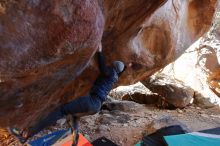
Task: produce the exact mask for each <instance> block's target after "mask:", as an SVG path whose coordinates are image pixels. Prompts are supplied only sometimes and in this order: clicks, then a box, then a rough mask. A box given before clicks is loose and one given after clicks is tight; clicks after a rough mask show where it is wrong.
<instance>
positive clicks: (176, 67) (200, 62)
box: [162, 14, 220, 107]
mask: <svg viewBox="0 0 220 146" xmlns="http://www.w3.org/2000/svg"><path fill="white" fill-rule="evenodd" d="M219 26H220V15H219V14H218V15H216V18H215V21H214V22H213V27H212V28H211V30H210V31H209V32H208V33H207V35H206V36H204V37H203V38H202V39H200V40H199V41H197V42H196V43H195V44H194V45H192V47H190V48H189V49H187V50H186V52H185V53H184V54H183V55H182V56H181V57H180V58H178V59H177V60H176V61H175V62H174V63H172V64H170V65H168V66H166V67H165V69H164V70H163V71H162V73H165V74H167V75H169V76H172V77H174V78H175V79H176V80H180V81H182V82H183V83H184V84H185V85H187V86H190V87H191V88H192V89H194V90H195V99H196V100H195V101H196V102H197V103H198V104H199V105H200V106H202V107H212V106H215V105H218V106H220V98H219V96H220V86H219V82H220V77H219V73H220V49H219V46H220V37H219V34H218V30H219V28H220V27H219Z"/></svg>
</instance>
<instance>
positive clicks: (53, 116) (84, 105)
mask: <svg viewBox="0 0 220 146" xmlns="http://www.w3.org/2000/svg"><path fill="white" fill-rule="evenodd" d="M102 102H103V101H102V100H101V99H100V98H99V97H97V96H90V95H88V96H82V97H79V98H77V99H75V100H73V101H71V102H69V103H67V104H65V105H62V106H60V107H58V108H56V109H55V110H54V111H53V112H52V113H50V114H49V115H48V116H47V117H46V118H44V119H42V120H41V121H40V122H39V123H37V124H36V125H35V126H34V127H31V128H30V129H29V130H30V135H29V136H30V137H31V136H33V135H34V134H36V133H38V132H40V131H41V130H43V129H44V128H46V127H48V126H50V125H52V124H54V123H56V121H57V120H59V119H61V118H63V117H64V116H66V115H68V114H71V115H73V116H84V115H91V114H95V113H97V112H99V111H100V109H101V105H102Z"/></svg>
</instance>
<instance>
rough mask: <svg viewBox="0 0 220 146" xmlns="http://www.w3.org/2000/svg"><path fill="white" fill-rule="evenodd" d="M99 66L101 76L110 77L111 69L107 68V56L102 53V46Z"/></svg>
mask: <svg viewBox="0 0 220 146" xmlns="http://www.w3.org/2000/svg"><path fill="white" fill-rule="evenodd" d="M98 49H99V50H98V52H97V55H98V65H99V70H100V72H101V74H103V75H106V76H108V75H109V68H108V67H107V66H106V62H105V56H104V54H103V52H102V47H101V45H100V46H99V48H98Z"/></svg>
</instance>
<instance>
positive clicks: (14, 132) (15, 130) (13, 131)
mask: <svg viewBox="0 0 220 146" xmlns="http://www.w3.org/2000/svg"><path fill="white" fill-rule="evenodd" d="M8 130H9V132H10V133H11V134H12V135H14V136H15V137H16V138H17V139H18V140H19V141H20V143H22V144H24V143H25V142H26V141H27V138H25V137H23V136H22V134H23V133H22V131H21V130H19V129H18V128H15V127H10V128H8Z"/></svg>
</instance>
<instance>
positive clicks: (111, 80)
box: [90, 52, 118, 101]
mask: <svg viewBox="0 0 220 146" xmlns="http://www.w3.org/2000/svg"><path fill="white" fill-rule="evenodd" d="M97 55H98V64H99V70H100V73H101V74H100V75H99V76H98V78H97V79H96V80H95V82H94V84H93V87H92V89H91V91H90V94H91V95H96V96H98V97H100V98H101V100H102V101H105V100H106V98H107V95H108V93H109V92H110V90H111V89H112V88H113V85H114V84H115V83H116V82H117V81H118V74H117V72H116V70H115V69H114V68H113V67H107V66H106V63H105V57H104V55H103V53H101V52H98V53H97Z"/></svg>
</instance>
